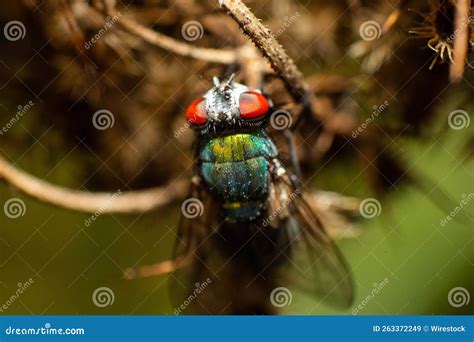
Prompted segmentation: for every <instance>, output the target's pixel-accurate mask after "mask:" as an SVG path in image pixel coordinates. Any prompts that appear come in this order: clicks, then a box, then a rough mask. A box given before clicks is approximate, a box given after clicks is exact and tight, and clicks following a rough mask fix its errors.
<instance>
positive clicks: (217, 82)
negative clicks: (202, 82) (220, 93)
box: [212, 76, 221, 88]
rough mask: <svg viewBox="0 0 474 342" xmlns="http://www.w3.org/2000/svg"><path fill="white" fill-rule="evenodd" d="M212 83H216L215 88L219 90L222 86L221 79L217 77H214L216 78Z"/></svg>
mask: <svg viewBox="0 0 474 342" xmlns="http://www.w3.org/2000/svg"><path fill="white" fill-rule="evenodd" d="M212 82H213V83H214V86H215V87H216V88H219V86H220V85H221V81H219V78H218V77H217V76H214V77H213V78H212Z"/></svg>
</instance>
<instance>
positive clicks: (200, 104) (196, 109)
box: [186, 97, 207, 125]
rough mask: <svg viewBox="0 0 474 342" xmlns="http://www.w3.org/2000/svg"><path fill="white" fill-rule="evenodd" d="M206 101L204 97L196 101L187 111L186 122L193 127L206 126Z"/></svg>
mask: <svg viewBox="0 0 474 342" xmlns="http://www.w3.org/2000/svg"><path fill="white" fill-rule="evenodd" d="M205 100H206V99H205V98H203V97H202V98H200V99H197V100H194V101H193V102H192V103H191V104H190V105H189V107H188V110H186V120H188V122H189V123H190V124H191V125H204V124H205V123H206V122H207V118H206V101H205Z"/></svg>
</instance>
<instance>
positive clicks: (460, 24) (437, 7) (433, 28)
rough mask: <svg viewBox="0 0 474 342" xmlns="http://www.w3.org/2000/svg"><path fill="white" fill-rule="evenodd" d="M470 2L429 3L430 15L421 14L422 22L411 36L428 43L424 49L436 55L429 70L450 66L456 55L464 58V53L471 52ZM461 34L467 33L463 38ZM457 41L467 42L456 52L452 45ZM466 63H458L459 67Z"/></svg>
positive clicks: (472, 23)
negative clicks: (443, 64)
mask: <svg viewBox="0 0 474 342" xmlns="http://www.w3.org/2000/svg"><path fill="white" fill-rule="evenodd" d="M469 2H470V1H464V0H459V1H454V0H431V1H430V2H429V3H430V7H431V11H430V12H429V13H428V14H423V15H422V16H423V22H422V23H421V24H420V25H418V26H415V27H413V28H412V29H411V31H410V33H412V34H415V35H416V36H418V37H419V38H424V39H427V40H428V41H427V46H428V47H429V48H430V49H431V50H433V51H434V52H435V57H434V58H433V61H432V62H431V64H430V69H433V67H434V66H435V65H437V64H438V63H453V62H454V60H455V54H456V53H457V54H461V55H462V56H466V54H467V53H463V52H462V50H465V51H467V50H468V49H469V50H471V51H472V45H473V40H472V31H473V29H474V20H473V19H474V17H473V14H474V8H472V7H468V6H469ZM463 7H467V8H463ZM460 13H461V16H460ZM464 31H465V32H466V34H465V35H463V34H462V33H463V32H464ZM459 37H465V38H466V39H464V41H463V42H462V44H461V45H459V47H458V49H457V51H455V42H456V40H457V39H459ZM468 37H470V38H468ZM461 49H462V50H461ZM467 62H468V61H467V58H463V60H461V61H458V63H462V64H465V63H467Z"/></svg>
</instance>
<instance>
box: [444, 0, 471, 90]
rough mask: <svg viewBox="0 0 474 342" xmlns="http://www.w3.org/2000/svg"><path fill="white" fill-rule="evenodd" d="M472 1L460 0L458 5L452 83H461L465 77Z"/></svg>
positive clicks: (450, 75) (450, 72) (451, 67)
mask: <svg viewBox="0 0 474 342" xmlns="http://www.w3.org/2000/svg"><path fill="white" fill-rule="evenodd" d="M470 8H471V1H470V0H459V1H458V2H457V3H456V15H455V21H454V28H455V31H454V32H455V33H454V60H453V62H452V63H451V66H450V69H449V78H450V80H451V82H459V81H460V80H461V79H462V77H463V75H464V68H465V66H466V60H467V54H468V49H469V20H470V17H469V12H470Z"/></svg>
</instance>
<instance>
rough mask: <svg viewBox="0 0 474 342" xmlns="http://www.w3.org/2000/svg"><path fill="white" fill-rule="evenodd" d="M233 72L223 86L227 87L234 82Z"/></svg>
mask: <svg viewBox="0 0 474 342" xmlns="http://www.w3.org/2000/svg"><path fill="white" fill-rule="evenodd" d="M234 78H235V72H234V73H232V75H230V76H229V79H228V80H227V81H226V82H225V86H226V87H228V86H230V85H231V84H232V83H233V82H234Z"/></svg>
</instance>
